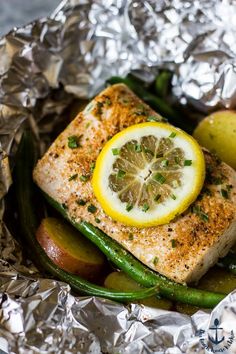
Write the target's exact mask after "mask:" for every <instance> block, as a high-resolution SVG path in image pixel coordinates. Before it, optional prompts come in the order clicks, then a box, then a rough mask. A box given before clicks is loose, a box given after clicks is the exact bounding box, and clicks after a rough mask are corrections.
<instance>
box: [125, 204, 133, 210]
mask: <svg viewBox="0 0 236 354" xmlns="http://www.w3.org/2000/svg"><path fill="white" fill-rule="evenodd" d="M133 207H134V206H133V204H130V203H128V204H127V205H126V208H125V209H126V210H127V211H130V210H132V209H133Z"/></svg>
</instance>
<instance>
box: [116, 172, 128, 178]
mask: <svg viewBox="0 0 236 354" xmlns="http://www.w3.org/2000/svg"><path fill="white" fill-rule="evenodd" d="M125 175H126V172H125V171H123V170H119V171H118V173H117V177H118V178H123V177H124V176H125Z"/></svg>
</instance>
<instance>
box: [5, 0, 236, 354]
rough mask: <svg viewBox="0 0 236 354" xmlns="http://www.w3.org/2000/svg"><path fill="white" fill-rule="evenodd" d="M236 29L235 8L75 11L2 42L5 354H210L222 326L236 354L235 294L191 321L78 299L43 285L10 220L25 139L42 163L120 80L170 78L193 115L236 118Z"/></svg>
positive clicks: (81, 1)
mask: <svg viewBox="0 0 236 354" xmlns="http://www.w3.org/2000/svg"><path fill="white" fill-rule="evenodd" d="M235 19H236V2H235V0H223V1H218V0H203V1H194V2H191V1H189V0H182V1H180V0H173V1H170V0H160V1H158V2H157V1H155V0H144V1H135V0H68V1H66V0H64V1H62V3H61V4H60V5H59V6H58V8H57V9H56V10H55V11H54V12H53V14H52V15H51V16H49V17H48V18H44V19H39V20H36V21H34V22H32V23H30V24H28V25H27V26H25V27H22V28H18V29H14V30H12V31H11V32H9V33H8V34H7V35H6V36H5V37H4V38H2V39H1V40H0V58H1V61H0V138H1V145H0V200H1V201H0V247H1V248H0V249H1V254H0V351H1V350H2V351H4V352H6V353H67V354H69V353H102V352H103V353H118V352H119V353H124V354H125V353H140V354H141V353H168V354H178V353H196V352H197V353H204V352H205V351H207V352H210V353H211V352H213V349H214V348H213V347H212V345H211V346H209V347H208V348H206V347H205V346H207V345H210V344H212V342H211V343H210V342H209V336H211V337H212V332H210V331H212V330H211V328H213V327H212V326H214V325H216V322H215V321H216V320H217V321H219V323H220V324H221V326H222V327H224V333H223V336H224V338H226V339H227V340H228V342H229V343H228V342H227V341H226V342H225V343H224V344H225V346H227V345H228V348H224V353H236V344H235V343H236V341H235V340H234V339H233V340H232V343H230V341H231V339H230V338H231V337H232V331H233V332H234V331H235V328H236V316H235V313H236V310H235V309H236V293H235V292H233V293H232V294H230V295H228V296H227V297H226V298H225V299H224V300H223V301H222V302H221V303H220V304H219V305H218V306H217V307H216V308H215V309H214V310H213V311H212V312H211V313H210V312H209V311H198V312H197V313H196V314H194V315H193V316H192V317H190V316H187V315H183V314H180V313H176V312H168V311H164V310H160V309H152V308H148V307H145V306H141V305H137V304H131V305H129V306H123V305H121V304H117V303H114V302H112V301H108V300H105V299H100V298H95V297H77V296H75V295H74V294H72V293H71V291H70V288H69V286H68V285H67V284H64V283H61V282H58V281H56V280H53V279H45V278H43V277H42V275H40V274H39V273H38V271H37V269H36V268H35V267H34V265H33V264H32V263H31V262H30V261H29V260H28V259H26V257H25V256H24V253H23V250H22V248H21V246H20V245H19V243H18V242H17V240H16V239H15V238H14V237H13V236H12V234H11V232H10V230H9V226H10V225H9V224H6V223H5V222H4V220H3V218H4V215H5V214H4V211H5V204H6V198H7V197H8V190H9V187H10V185H11V183H12V180H11V170H12V168H13V167H14V156H15V152H16V149H17V146H18V143H19V140H20V137H21V134H22V131H23V129H24V128H25V127H26V126H27V127H30V128H31V129H32V130H33V131H34V133H35V136H36V137H37V139H38V142H39V145H40V148H41V151H42V152H43V151H44V150H45V149H46V147H47V146H48V144H49V143H50V133H51V132H52V131H54V130H56V129H57V127H58V125H59V124H60V122H62V121H63V120H64V121H65V109H66V107H68V106H69V105H70V104H71V102H72V101H73V100H74V98H75V97H78V98H91V97H92V96H94V95H95V94H96V93H97V92H98V91H99V90H100V89H101V88H103V86H104V83H105V81H106V79H108V78H109V77H110V76H112V75H121V76H124V75H126V74H127V73H129V72H130V71H133V73H134V74H135V75H137V76H138V77H140V78H141V79H143V80H144V81H145V82H151V81H152V80H153V79H154V77H155V75H156V74H157V73H158V71H159V70H160V69H163V68H168V69H170V70H172V71H173V73H174V75H173V81H172V84H173V92H174V94H175V95H176V99H177V100H179V101H180V102H181V103H182V104H190V105H191V106H194V107H195V108H196V109H197V110H200V111H201V112H204V113H206V112H208V111H211V110H214V109H216V108H219V107H221V108H222V107H223V108H224V107H226V108H234V107H235V105H236V90H235V84H234V83H235V79H236V74H235V73H236V60H235V58H236V45H235V34H236V33H235V32H236V30H235ZM14 222H15V219H14V215H13V216H12V220H11V223H10V224H14ZM14 236H15V237H16V238H17V236H18V235H14ZM233 335H236V333H235V334H234V333H233ZM212 338H213V337H212ZM209 343H210V344H209ZM227 343H228V344H227ZM217 348H218V349H222V348H223V347H220V346H219V347H217ZM222 351H223V349H222Z"/></svg>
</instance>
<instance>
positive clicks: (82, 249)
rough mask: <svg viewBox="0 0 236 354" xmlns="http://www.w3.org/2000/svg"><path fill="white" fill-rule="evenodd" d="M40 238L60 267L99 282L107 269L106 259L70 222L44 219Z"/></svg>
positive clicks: (37, 235)
mask: <svg viewBox="0 0 236 354" xmlns="http://www.w3.org/2000/svg"><path fill="white" fill-rule="evenodd" d="M36 238H37V240H38V242H39V243H40V245H41V246H42V247H43V249H44V250H45V252H46V253H47V255H48V257H49V258H50V259H51V260H52V261H53V262H54V263H55V264H56V265H58V267H60V268H62V269H64V270H65V271H67V272H70V273H74V274H78V275H80V276H81V277H83V278H85V279H87V280H91V281H96V282H99V277H101V275H102V273H103V270H104V266H105V257H104V255H103V254H102V253H101V252H100V251H99V250H98V249H97V248H96V247H95V246H94V245H93V244H92V243H91V242H90V241H89V240H87V239H86V238H84V237H83V236H82V235H81V234H80V233H79V232H78V231H77V230H75V229H74V228H73V227H71V226H70V225H68V224H67V223H66V222H64V221H63V220H60V219H56V218H52V217H48V218H45V219H43V220H42V222H41V224H40V226H39V228H38V230H37V233H36Z"/></svg>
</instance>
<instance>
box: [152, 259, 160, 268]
mask: <svg viewBox="0 0 236 354" xmlns="http://www.w3.org/2000/svg"><path fill="white" fill-rule="evenodd" d="M158 262H159V258H158V257H155V258H154V259H153V264H154V265H155V266H156V265H157V263H158Z"/></svg>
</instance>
